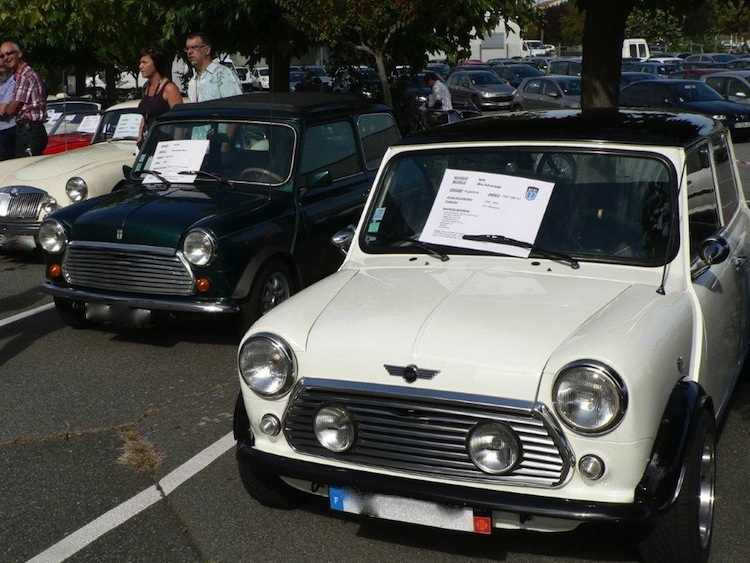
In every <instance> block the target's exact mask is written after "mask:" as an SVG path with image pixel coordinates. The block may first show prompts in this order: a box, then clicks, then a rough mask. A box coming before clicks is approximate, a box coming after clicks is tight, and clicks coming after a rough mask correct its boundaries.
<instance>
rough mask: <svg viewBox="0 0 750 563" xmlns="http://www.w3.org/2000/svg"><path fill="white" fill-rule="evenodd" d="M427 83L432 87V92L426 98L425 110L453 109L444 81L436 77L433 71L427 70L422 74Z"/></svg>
mask: <svg viewBox="0 0 750 563" xmlns="http://www.w3.org/2000/svg"><path fill="white" fill-rule="evenodd" d="M424 79H425V82H427V85H428V86H429V87H430V88H432V92H431V93H430V95H429V96H428V98H427V111H430V110H432V111H435V110H437V111H448V110H450V109H453V102H452V100H451V93H450V90H448V87H447V86H446V85H445V83H444V82H443V81H442V80H440V79H439V78H438V75H437V74H435V73H434V72H428V73H427V74H425V76H424Z"/></svg>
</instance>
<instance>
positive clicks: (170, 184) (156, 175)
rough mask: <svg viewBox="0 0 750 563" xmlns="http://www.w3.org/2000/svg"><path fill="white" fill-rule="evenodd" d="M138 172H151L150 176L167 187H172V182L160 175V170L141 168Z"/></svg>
mask: <svg viewBox="0 0 750 563" xmlns="http://www.w3.org/2000/svg"><path fill="white" fill-rule="evenodd" d="M140 174H151V175H152V176H155V177H156V178H157V179H158V180H159V181H160V182H161V183H162V184H164V185H165V186H166V187H167V188H171V187H172V183H171V182H170V181H169V180H167V179H166V178H165V177H164V176H162V175H161V173H160V172H157V171H156V170H141V171H140Z"/></svg>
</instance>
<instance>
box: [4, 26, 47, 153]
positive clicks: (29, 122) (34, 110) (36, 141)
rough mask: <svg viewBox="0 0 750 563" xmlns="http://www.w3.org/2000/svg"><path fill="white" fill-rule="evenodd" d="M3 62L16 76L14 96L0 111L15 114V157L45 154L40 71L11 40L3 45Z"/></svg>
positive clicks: (44, 108)
mask: <svg viewBox="0 0 750 563" xmlns="http://www.w3.org/2000/svg"><path fill="white" fill-rule="evenodd" d="M0 64H4V65H5V66H7V67H8V68H9V69H10V70H11V72H13V75H14V76H15V79H16V85H15V88H14V91H13V99H12V100H11V101H10V102H8V103H7V104H1V105H0V115H5V116H8V115H14V116H15V117H16V149H15V157H16V158H18V157H22V156H33V155H38V154H42V151H44V148H45V147H46V146H47V131H46V130H45V128H44V121H45V119H46V118H47V93H46V92H45V89H44V84H43V83H42V80H41V78H39V75H38V74H37V73H36V72H34V70H33V69H32V68H31V67H30V66H29V65H28V64H27V63H26V61H25V60H24V59H23V52H22V51H21V48H20V47H19V46H18V45H16V44H15V43H12V42H10V41H6V42H5V43H3V44H2V45H0Z"/></svg>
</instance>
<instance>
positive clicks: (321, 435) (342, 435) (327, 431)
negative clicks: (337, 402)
mask: <svg viewBox="0 0 750 563" xmlns="http://www.w3.org/2000/svg"><path fill="white" fill-rule="evenodd" d="M313 429H314V430H315V437H316V438H317V439H318V442H320V444H321V445H322V446H323V447H324V448H326V449H328V450H331V451H332V452H345V451H346V450H348V449H349V448H351V447H352V446H353V445H354V438H355V436H356V432H355V429H354V420H352V417H351V415H350V414H349V413H348V412H347V410H346V409H345V408H343V407H337V406H331V405H329V406H325V407H322V408H321V409H319V410H318V412H316V413H315V417H314V418H313Z"/></svg>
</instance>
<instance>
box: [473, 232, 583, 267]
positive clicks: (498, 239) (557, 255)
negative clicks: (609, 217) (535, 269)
mask: <svg viewBox="0 0 750 563" xmlns="http://www.w3.org/2000/svg"><path fill="white" fill-rule="evenodd" d="M462 238H463V239H464V240H473V241H477V242H492V243H496V244H507V245H508V246H517V247H518V248H528V249H529V250H531V251H532V252H535V253H536V254H538V255H539V256H542V257H544V258H549V259H550V260H558V261H560V262H564V263H566V264H568V265H569V266H570V267H571V268H573V269H574V270H577V269H578V268H580V267H581V266H580V264H578V260H576V259H575V258H573V257H572V256H570V255H569V254H563V253H562V252H555V251H554V250H546V249H544V248H541V247H539V246H537V245H535V244H531V243H530V242H524V241H522V240H518V239H515V238H509V237H505V236H503V235H464V236H463V237H462Z"/></svg>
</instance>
